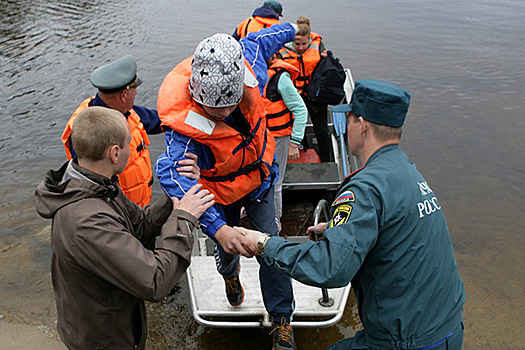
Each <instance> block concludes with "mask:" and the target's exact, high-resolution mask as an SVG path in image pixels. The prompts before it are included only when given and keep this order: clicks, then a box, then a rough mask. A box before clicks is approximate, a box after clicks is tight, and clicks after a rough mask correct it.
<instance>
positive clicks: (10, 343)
mask: <svg viewBox="0 0 525 350" xmlns="http://www.w3.org/2000/svg"><path fill="white" fill-rule="evenodd" d="M0 322H1V323H0V348H1V349H2V350H18V349H40V350H65V349H67V348H66V347H65V346H64V344H63V343H62V342H61V341H59V340H56V339H55V338H54V337H49V336H48V335H46V331H45V329H39V327H38V326H32V325H27V324H20V323H12V322H5V321H0Z"/></svg>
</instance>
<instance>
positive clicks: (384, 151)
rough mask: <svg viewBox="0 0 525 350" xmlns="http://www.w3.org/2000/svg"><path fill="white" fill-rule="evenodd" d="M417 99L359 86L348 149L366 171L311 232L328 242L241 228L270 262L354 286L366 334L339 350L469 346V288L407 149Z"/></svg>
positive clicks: (376, 85) (308, 278) (328, 283)
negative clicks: (404, 133)
mask: <svg viewBox="0 0 525 350" xmlns="http://www.w3.org/2000/svg"><path fill="white" fill-rule="evenodd" d="M409 103H410V94H409V93H408V92H406V91H405V90H404V89H402V88H401V87H399V86H396V85H393V84H390V83H386V82H383V81H378V80H358V81H357V82H356V85H355V89H354V92H353V94H352V98H351V101H350V103H349V104H347V105H340V106H336V107H334V108H333V109H332V111H334V112H348V115H347V123H348V143H349V146H350V149H351V151H352V153H353V154H354V155H356V156H357V157H358V158H359V159H360V160H361V162H362V164H364V167H363V168H362V169H360V170H358V171H356V172H354V173H353V174H351V175H350V176H349V177H348V178H347V179H346V180H345V181H344V182H343V183H342V185H341V186H340V188H339V191H338V194H337V196H336V199H335V200H334V202H333V203H332V208H331V213H332V218H331V220H330V222H329V223H321V224H318V225H317V226H313V227H310V228H308V232H309V233H310V234H323V239H322V240H321V241H319V242H313V241H308V242H306V243H303V244H300V243H292V242H288V241H286V240H284V239H282V238H278V237H268V236H267V235H266V234H262V233H260V232H256V231H252V230H247V229H242V228H238V229H239V230H241V231H243V232H244V233H245V234H246V235H247V237H248V238H249V239H250V240H251V241H252V243H257V244H258V254H259V255H260V256H263V257H264V260H265V261H266V263H267V264H268V265H271V266H275V267H277V268H278V269H280V270H281V271H283V272H285V273H286V274H288V275H290V276H291V277H293V278H295V279H297V280H299V281H301V282H303V283H306V284H309V285H315V286H321V287H327V288H331V287H341V286H344V285H346V284H348V283H349V282H351V283H352V288H353V290H354V293H355V295H356V300H357V305H358V310H359V317H360V319H361V321H362V324H363V327H364V329H363V330H360V331H358V332H357V333H356V334H355V336H354V337H353V338H348V339H344V340H342V341H340V342H338V343H335V344H334V345H332V346H331V347H330V349H332V350H334V349H420V350H423V349H433V350H438V349H452V350H456V349H461V348H462V343H463V328H464V324H463V305H464V303H465V290H464V286H463V282H462V280H461V278H460V276H459V273H458V267H457V263H456V260H455V258H454V252H453V248H452V242H451V239H450V234H449V230H448V227H447V223H446V221H445V217H444V215H443V211H442V208H441V204H440V203H439V201H438V199H437V197H436V195H435V193H434V192H433V191H432V188H431V187H430V185H429V184H428V183H427V181H426V180H425V179H424V178H423V176H422V175H421V174H420V173H419V171H418V170H417V168H416V166H415V165H414V163H412V162H411V161H410V159H409V158H408V157H407V155H406V154H405V153H404V152H403V151H402V150H401V148H400V147H399V143H400V139H401V130H402V125H403V123H404V120H405V116H406V114H407V111H408V107H409Z"/></svg>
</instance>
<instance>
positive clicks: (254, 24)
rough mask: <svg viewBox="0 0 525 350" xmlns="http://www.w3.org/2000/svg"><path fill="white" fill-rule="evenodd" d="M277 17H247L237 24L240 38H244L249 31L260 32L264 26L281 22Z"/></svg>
mask: <svg viewBox="0 0 525 350" xmlns="http://www.w3.org/2000/svg"><path fill="white" fill-rule="evenodd" d="M279 23H280V22H279V20H278V19H277V18H266V17H259V16H255V17H250V18H246V19H245V20H244V21H242V22H241V23H240V24H239V25H238V26H237V35H238V36H239V40H240V39H242V38H244V37H245V36H246V35H248V33H252V32H258V31H259V30H261V29H263V28H268V27H271V26H272V25H274V24H279Z"/></svg>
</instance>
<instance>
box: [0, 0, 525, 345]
mask: <svg viewBox="0 0 525 350" xmlns="http://www.w3.org/2000/svg"><path fill="white" fill-rule="evenodd" d="M283 5H284V15H285V17H284V18H283V20H285V21H293V20H294V19H295V18H296V17H297V16H298V15H305V16H307V17H310V18H311V21H312V29H313V30H314V31H316V32H319V33H321V34H323V38H324V41H325V44H326V45H327V47H328V48H330V49H332V50H333V51H334V53H335V55H336V56H338V57H339V58H340V59H341V61H342V62H343V64H344V65H345V66H347V67H349V68H351V69H352V72H353V75H354V78H356V79H359V78H377V79H383V80H388V81H391V82H394V83H398V84H400V85H402V86H403V87H405V88H407V89H408V90H409V91H410V92H411V93H412V95H413V98H412V106H411V109H410V113H409V117H408V124H407V125H406V127H405V130H404V136H403V138H404V140H403V143H404V148H405V150H406V151H407V153H408V154H409V155H410V157H411V158H412V160H414V161H415V163H416V164H417V165H418V167H419V169H420V170H421V172H422V173H423V175H424V176H425V177H426V178H427V180H428V181H429V183H430V184H431V186H432V188H433V190H434V191H435V192H436V193H437V195H438V197H439V198H440V203H441V204H442V205H443V208H444V211H445V214H446V217H447V220H448V222H449V225H450V229H451V234H452V239H453V242H454V247H455V250H456V257H457V260H458V264H459V267H460V273H461V276H462V278H463V280H464V282H465V285H466V290H467V304H466V308H465V321H466V326H467V329H466V333H465V348H466V349H475V348H492V349H512V348H515V349H520V348H521V349H523V348H525V335H524V334H523V332H521V331H520V329H521V328H522V325H523V323H524V322H525V316H524V315H525V307H524V301H523V300H524V298H523V296H524V295H523V291H524V290H525V269H523V268H522V266H525V254H524V253H523V250H522V249H521V246H522V244H523V240H524V239H523V232H524V231H525V224H524V223H523V220H522V217H523V214H522V212H523V209H524V208H525V199H524V198H525V196H524V195H523V194H524V188H525V176H524V175H525V174H524V169H525V157H524V153H525V152H524V151H523V150H524V149H525V145H524V143H525V141H524V138H523V132H524V131H525V120H524V119H523V114H524V107H523V106H524V105H525V95H523V81H525V71H524V70H523V68H522V65H523V64H522V61H523V57H524V56H525V46H523V45H522V44H521V42H522V40H523V38H524V37H525V22H524V21H523V20H522V18H521V17H522V14H523V13H525V3H523V2H522V1H520V0H503V1H498V2H494V1H489V0H467V1H462V2H456V3H454V4H452V3H450V2H449V1H445V0H437V1H431V2H420V1H416V0H401V1H396V2H390V1H386V0H377V1H373V2H359V3H353V2H348V1H345V0H334V1H332V2H331V3H330V6H326V3H325V2H321V1H306V2H305V1H298V0H290V1H286V3H283ZM257 6H259V3H258V2H257V3H248V2H246V1H240V0H231V1H229V2H228V3H226V4H222V3H221V5H220V6H218V3H216V2H213V1H208V0H205V1H203V2H200V3H196V2H194V1H191V0H181V1H177V2H174V1H169V0H157V1H146V0H142V1H132V2H130V1H120V0H113V1H107V0H106V1H104V0H98V1H97V0H86V1H72V0H66V1H56V0H54V1H53V0H51V1H48V0H33V1H28V0H26V1H24V0H22V1H14V0H7V1H2V2H0V17H1V18H2V22H1V23H2V24H1V25H0V66H1V72H2V73H1V74H0V115H1V117H2V127H1V128H0V152H1V154H2V157H0V192H1V193H2V195H1V198H2V200H1V201H0V221H1V222H2V225H1V226H0V242H1V243H0V266H1V271H0V300H2V301H1V302H0V314H4V315H6V316H5V319H8V320H17V321H21V322H26V323H32V324H42V325H44V326H45V327H48V329H53V328H54V319H55V314H56V311H55V308H54V301H53V297H52V290H51V282H50V275H49V258H50V246H49V222H48V221H45V220H42V219H40V218H39V217H37V215H36V213H35V211H34V208H33V204H32V200H33V199H32V195H33V191H34V188H35V186H36V184H37V183H38V182H39V181H40V180H41V179H42V177H43V176H44V174H45V172H46V170H47V169H49V168H57V167H58V166H59V165H60V164H61V162H62V161H63V160H64V159H65V157H64V151H63V149H62V145H61V143H60V141H59V136H60V134H61V132H62V129H63V127H64V125H65V123H66V121H67V120H68V119H69V116H70V114H71V113H72V112H73V110H74V109H75V108H76V107H77V105H78V103H80V101H82V100H83V99H84V98H87V97H89V96H90V95H92V94H93V93H94V90H93V88H92V87H91V85H90V84H89V74H90V73H91V72H92V71H93V69H95V68H96V67H98V66H100V65H102V64H105V63H108V62H110V61H113V60H115V59H117V58H120V57H122V56H124V55H125V54H132V55H133V56H134V57H135V58H136V60H137V62H138V66H139V75H140V76H141V78H142V79H143V80H144V84H142V86H141V87H140V88H139V90H138V93H139V95H138V96H137V103H139V104H143V105H145V106H147V107H150V108H154V106H155V104H156V93H157V91H158V88H159V86H160V83H161V82H162V79H163V78H164V76H165V75H166V74H167V72H169V70H170V69H171V68H172V67H173V66H174V65H175V64H176V63H178V62H179V61H180V60H182V59H183V58H185V57H187V56H189V55H190V54H192V53H193V50H194V48H195V46H196V44H197V43H198V41H199V40H200V39H201V38H203V37H205V36H209V35H211V34H213V33H215V32H226V33H231V32H232V31H233V29H234V27H235V26H236V25H237V24H238V23H239V22H240V21H241V20H242V19H244V18H245V17H247V16H248V15H249V14H251V12H252V11H253V8H255V7H257ZM232 9H235V10H232ZM152 142H153V145H152V155H153V156H154V157H156V156H157V155H158V154H160V153H161V152H162V147H163V138H162V136H155V137H153V138H152ZM156 186H158V185H156ZM155 191H156V192H155V194H156V195H158V193H159V192H158V191H159V189H158V187H155ZM353 305H354V304H353V303H349V307H348V308H347V311H346V313H345V317H344V319H343V320H342V321H341V322H340V323H339V324H338V325H337V326H334V327H330V328H328V329H323V330H319V331H318V330H298V331H297V332H296V334H297V341H298V343H299V344H300V345H301V348H303V349H317V348H323V347H326V346H327V345H328V344H330V343H331V342H334V341H336V340H338V339H341V338H342V337H344V336H351V335H352V334H353V333H354V332H355V328H356V327H358V322H356V321H357V315H356V313H355V308H354V307H353ZM148 308H149V310H150V315H151V316H150V337H151V344H153V346H152V348H187V349H197V348H200V349H209V348H217V343H220V344H224V345H223V346H224V347H225V348H226V347H232V346H233V345H234V344H237V343H233V342H232V340H229V339H239V338H242V339H247V341H251V342H253V343H250V344H248V345H249V346H251V347H252V348H254V349H262V348H267V347H268V345H269V344H268V343H267V342H268V341H269V337H268V336H267V335H266V334H264V333H263V332H262V331H259V330H216V329H209V328H205V327H203V326H199V325H198V324H196V323H195V321H194V320H193V319H192V317H191V312H190V306H189V300H188V293H187V287H186V284H185V283H184V282H183V283H180V291H179V292H178V293H177V294H175V295H174V296H173V297H171V299H170V298H168V299H167V300H165V301H164V302H163V303H160V304H156V305H149V306H148ZM182 340H183V341H182ZM265 342H266V343H265Z"/></svg>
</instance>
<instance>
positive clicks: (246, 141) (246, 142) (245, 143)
mask: <svg viewBox="0 0 525 350" xmlns="http://www.w3.org/2000/svg"><path fill="white" fill-rule="evenodd" d="M261 121H262V118H259V120H258V121H257V124H256V125H255V128H253V130H252V131H251V132H250V135H248V137H246V138H245V139H244V140H242V142H241V143H239V145H238V146H237V147H235V149H234V150H233V154H235V153H237V152H239V150H240V149H242V148H243V147H247V146H249V145H250V143H252V140H253V138H254V137H255V134H256V133H257V130H259V126H260V125H261Z"/></svg>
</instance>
